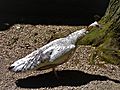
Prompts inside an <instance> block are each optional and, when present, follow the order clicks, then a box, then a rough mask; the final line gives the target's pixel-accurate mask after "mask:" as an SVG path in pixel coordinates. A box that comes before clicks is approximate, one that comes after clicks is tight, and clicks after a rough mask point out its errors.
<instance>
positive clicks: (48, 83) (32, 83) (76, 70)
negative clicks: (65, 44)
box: [0, 24, 120, 90]
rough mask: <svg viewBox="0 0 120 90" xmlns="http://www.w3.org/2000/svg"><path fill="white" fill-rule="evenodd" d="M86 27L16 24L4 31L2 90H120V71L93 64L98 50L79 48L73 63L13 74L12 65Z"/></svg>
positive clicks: (0, 43) (0, 34)
mask: <svg viewBox="0 0 120 90" xmlns="http://www.w3.org/2000/svg"><path fill="white" fill-rule="evenodd" d="M80 28H83V27H80V26H55V25H28V24H27V25H24V24H23V25H20V24H15V25H13V26H11V27H10V29H8V30H4V31H0V90H120V67H118V66H115V65H111V64H106V63H105V62H103V61H99V60H97V59H96V61H95V62H96V64H95V65H91V64H90V63H89V57H90V55H91V52H92V51H93V50H94V47H91V46H83V45H80V46H78V48H77V50H76V51H75V53H74V54H73V55H72V56H71V58H69V61H68V62H66V63H64V64H62V65H60V66H58V67H57V68H56V70H57V73H58V76H59V80H58V79H56V78H55V75H54V74H53V72H51V69H48V70H43V71H28V72H24V73H13V72H10V71H8V67H9V66H10V64H11V63H13V62H14V61H16V60H17V59H20V58H22V57H24V56H26V55H27V54H29V53H31V52H32V51H34V50H36V49H37V48H40V47H41V46H43V45H45V44H46V43H48V42H50V41H51V40H54V39H56V38H60V37H64V36H66V35H68V34H69V33H71V32H74V31H75V30H77V29H80Z"/></svg>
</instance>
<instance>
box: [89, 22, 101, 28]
mask: <svg viewBox="0 0 120 90" xmlns="http://www.w3.org/2000/svg"><path fill="white" fill-rule="evenodd" d="M93 27H98V28H102V26H101V25H100V24H99V23H98V22H97V21H95V22H94V23H92V24H90V25H89V26H88V27H87V30H91V28H93Z"/></svg>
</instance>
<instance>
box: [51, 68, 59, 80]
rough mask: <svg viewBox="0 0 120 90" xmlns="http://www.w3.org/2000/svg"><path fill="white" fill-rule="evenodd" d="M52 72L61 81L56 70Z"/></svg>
mask: <svg viewBox="0 0 120 90" xmlns="http://www.w3.org/2000/svg"><path fill="white" fill-rule="evenodd" d="M52 71H53V73H54V74H55V77H56V78H57V79H59V77H58V74H57V72H56V70H55V68H52Z"/></svg>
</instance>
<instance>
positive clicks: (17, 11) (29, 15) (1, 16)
mask: <svg viewBox="0 0 120 90" xmlns="http://www.w3.org/2000/svg"><path fill="white" fill-rule="evenodd" d="M108 3H109V0H0V23H5V22H9V23H31V24H38V23H39V24H60V25H80V24H89V23H91V22H92V21H94V15H99V16H100V17H102V16H103V15H104V13H105V11H106V8H107V5H108Z"/></svg>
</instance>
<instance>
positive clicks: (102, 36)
mask: <svg viewBox="0 0 120 90" xmlns="http://www.w3.org/2000/svg"><path fill="white" fill-rule="evenodd" d="M99 23H100V24H102V27H103V28H102V29H98V28H92V30H91V32H90V33H89V34H88V35H86V36H85V37H84V38H83V39H81V40H80V41H79V43H78V44H86V45H88V44H89V45H90V44H92V45H93V46H95V47H96V49H95V51H94V52H92V56H91V60H92V61H94V60H95V57H96V56H99V58H100V59H101V60H105V61H106V62H109V63H113V64H119V65H120V1H119V0H110V2H109V6H108V8H107V10H106V13H105V15H104V16H103V17H102V18H101V20H100V21H99Z"/></svg>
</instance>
